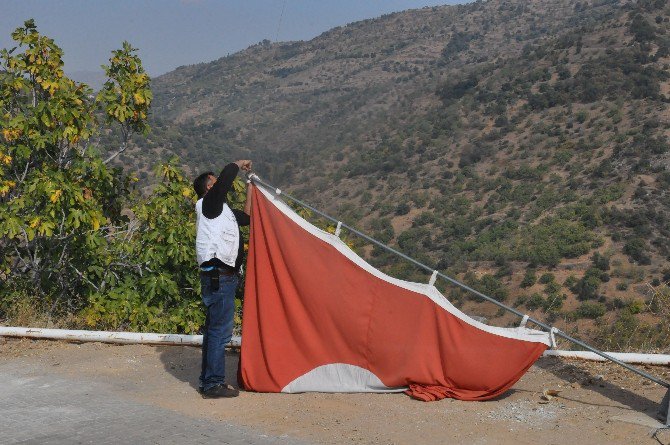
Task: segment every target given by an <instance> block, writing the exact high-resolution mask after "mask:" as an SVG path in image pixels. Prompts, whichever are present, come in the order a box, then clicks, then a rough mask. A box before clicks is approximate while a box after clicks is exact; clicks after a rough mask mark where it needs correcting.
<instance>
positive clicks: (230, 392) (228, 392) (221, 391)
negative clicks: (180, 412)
mask: <svg viewBox="0 0 670 445" xmlns="http://www.w3.org/2000/svg"><path fill="white" fill-rule="evenodd" d="M200 394H202V398H203V399H219V398H221V397H237V396H239V395H240V390H239V389H237V388H233V387H232V386H230V385H216V386H213V387H211V388H209V389H208V390H206V391H202V392H201V393H200Z"/></svg>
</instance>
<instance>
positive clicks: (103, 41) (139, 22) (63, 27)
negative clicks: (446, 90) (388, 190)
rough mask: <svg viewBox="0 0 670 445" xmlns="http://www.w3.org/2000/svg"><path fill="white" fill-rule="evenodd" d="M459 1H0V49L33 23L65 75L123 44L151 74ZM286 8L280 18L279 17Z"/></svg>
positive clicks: (92, 66) (91, 66)
mask: <svg viewBox="0 0 670 445" xmlns="http://www.w3.org/2000/svg"><path fill="white" fill-rule="evenodd" d="M446 3H450V4H453V3H464V1H463V0H460V1H456V0H219V1H215V0H160V1H159V0H153V1H147V0H133V1H131V0H114V1H102V0H48V1H47V0H42V1H38V0H0V47H1V48H8V47H11V46H13V42H12V40H11V36H10V33H11V32H12V31H13V30H14V29H15V28H17V27H18V26H20V25H21V24H22V23H23V21H24V20H26V19H28V18H34V19H35V20H36V23H37V26H38V29H39V30H40V32H42V33H43V34H46V35H48V36H50V37H52V38H54V39H55V40H56V43H57V44H58V45H59V46H60V47H61V48H63V50H64V51H65V70H66V71H67V72H73V71H98V70H100V65H101V64H103V63H107V59H108V58H109V53H110V51H111V50H112V49H116V48H119V47H120V46H121V42H122V41H123V40H128V41H129V42H130V43H131V44H132V45H133V46H135V47H137V48H139V49H140V57H141V58H142V60H143V62H144V67H145V69H146V70H147V72H148V73H149V74H150V75H152V76H156V75H159V74H162V73H165V72H167V71H170V70H172V69H174V68H176V67H178V66H180V65H188V64H193V63H198V62H208V61H211V60H214V59H217V58H219V57H221V56H225V55H226V54H228V53H234V52H236V51H239V50H241V49H244V48H246V47H247V46H249V45H251V44H254V43H257V42H259V41H261V40H263V39H269V40H272V41H276V40H279V41H287V40H309V39H311V38H313V37H316V36H317V35H319V34H321V33H322V32H324V31H327V30H328V29H330V28H332V27H334V26H338V25H344V24H346V23H349V22H353V21H357V20H362V19H365V18H372V17H378V16H380V15H382V14H385V13H388V12H394V11H402V10H404V9H412V8H421V7H424V6H434V5H440V4H446ZM282 10H283V14H282Z"/></svg>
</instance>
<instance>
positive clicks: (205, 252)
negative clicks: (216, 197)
mask: <svg viewBox="0 0 670 445" xmlns="http://www.w3.org/2000/svg"><path fill="white" fill-rule="evenodd" d="M239 247H240V231H239V228H238V226H237V220H236V219H235V215H234V214H233V211H232V210H230V207H228V204H225V203H224V204H223V211H222V212H221V214H220V215H219V216H217V217H216V218H214V219H209V218H207V217H206V216H205V215H203V213H202V198H201V199H199V200H198V202H196V203H195V251H196V255H197V257H198V265H200V264H202V263H204V262H205V261H209V260H211V259H212V258H218V259H220V260H221V261H223V263H224V264H227V265H228V266H232V267H235V260H237V251H238V249H239Z"/></svg>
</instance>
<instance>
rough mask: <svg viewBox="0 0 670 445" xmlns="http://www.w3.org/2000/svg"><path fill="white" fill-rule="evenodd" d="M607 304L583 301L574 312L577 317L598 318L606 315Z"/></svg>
mask: <svg viewBox="0 0 670 445" xmlns="http://www.w3.org/2000/svg"><path fill="white" fill-rule="evenodd" d="M605 312H606V308H605V305H603V304H601V303H590V302H586V303H582V304H581V305H580V306H579V307H578V308H577V309H576V310H575V312H574V314H575V316H576V317H577V318H590V319H596V318H600V317H602V316H603V315H605Z"/></svg>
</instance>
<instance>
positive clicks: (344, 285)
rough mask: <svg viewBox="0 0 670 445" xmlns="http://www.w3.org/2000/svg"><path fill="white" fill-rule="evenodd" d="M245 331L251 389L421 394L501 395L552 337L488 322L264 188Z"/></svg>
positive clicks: (256, 198) (245, 370)
mask: <svg viewBox="0 0 670 445" xmlns="http://www.w3.org/2000/svg"><path fill="white" fill-rule="evenodd" d="M242 339H243V340H242V352H241V362H240V377H241V383H242V384H243V386H244V388H246V389H248V390H252V391H261V392H305V391H321V392H388V391H407V392H408V394H410V395H411V396H413V397H416V398H419V399H422V400H436V399H440V398H444V397H454V398H457V399H462V400H485V399H490V398H492V397H496V396H498V395H500V394H502V393H503V392H504V391H506V390H507V389H508V388H509V387H510V386H512V385H513V384H514V383H515V382H516V381H517V380H518V379H519V378H520V377H521V376H522V375H523V374H524V373H525V372H526V370H527V369H528V368H529V367H530V366H531V365H532V364H533V363H534V362H535V361H536V360H537V358H538V357H539V356H540V355H541V354H542V352H543V351H544V350H545V349H546V348H547V346H548V345H549V336H548V334H547V333H544V332H540V331H536V330H531V329H527V328H525V327H519V328H499V327H493V326H488V325H485V324H482V323H479V322H478V321H476V320H474V319H472V318H470V317H468V316H467V315H465V314H464V313H462V312H461V311H459V310H458V309H457V308H456V307H454V306H453V305H452V304H451V303H449V302H448V301H447V299H446V298H445V297H444V296H442V295H441V294H440V292H439V291H438V290H437V289H436V288H435V287H434V286H432V285H430V284H422V283H412V282H407V281H402V280H397V279H394V278H392V277H389V276H387V275H385V274H383V273H382V272H380V271H378V270H376V269H374V268H373V267H372V266H371V265H369V264H368V263H366V262H365V261H364V260H363V259H362V258H360V257H358V256H357V255H356V254H355V253H354V252H353V251H352V250H351V249H350V248H349V247H348V246H347V245H346V244H345V243H344V242H342V241H341V240H340V239H339V238H338V237H337V236H335V235H332V234H329V233H327V232H324V231H322V230H320V229H318V228H316V227H314V226H312V225H311V224H309V223H308V222H307V221H305V220H304V219H302V218H300V217H299V216H298V215H297V214H295V213H294V212H293V211H292V210H291V209H290V208H289V207H288V206H287V205H286V204H285V203H284V202H283V201H282V200H281V199H280V198H279V197H277V196H275V194H274V193H272V192H269V191H267V190H264V189H259V188H258V187H254V189H253V210H252V215H251V237H250V241H249V256H248V262H247V268H246V289H245V296H244V319H243V327H242Z"/></svg>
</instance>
